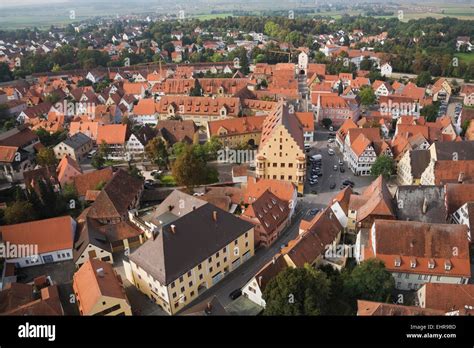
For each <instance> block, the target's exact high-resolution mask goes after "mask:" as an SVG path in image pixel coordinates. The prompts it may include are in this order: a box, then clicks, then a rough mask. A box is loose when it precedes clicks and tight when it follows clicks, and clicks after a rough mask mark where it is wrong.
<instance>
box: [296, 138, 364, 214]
mask: <svg viewBox="0 0 474 348" xmlns="http://www.w3.org/2000/svg"><path fill="white" fill-rule="evenodd" d="M329 133H330V132H329V131H325V130H318V131H316V134H315V140H316V141H315V143H314V144H313V146H312V148H311V150H310V152H309V154H310V155H315V154H321V155H322V168H321V169H322V172H323V176H321V177H319V178H318V181H319V182H318V183H317V184H316V185H313V186H310V185H309V182H308V180H307V181H306V183H305V198H306V200H308V199H309V200H310V201H312V202H314V203H323V204H325V205H326V204H327V203H328V202H329V200H330V199H331V198H332V197H333V196H334V195H335V194H336V193H337V192H338V191H339V189H340V187H341V184H342V182H343V181H344V180H347V179H349V180H351V181H353V182H354V183H355V186H354V190H355V191H357V192H360V191H361V190H362V189H363V188H365V187H366V186H367V185H369V184H370V183H371V182H372V177H370V176H365V177H364V176H355V175H354V174H353V173H352V171H351V170H350V169H349V168H348V165H347V163H344V169H345V172H344V173H341V172H340V170H339V160H340V159H342V158H343V156H342V154H341V153H340V152H339V150H338V148H337V146H336V143H332V144H329V143H328V135H329ZM328 144H329V147H328ZM329 148H331V149H333V150H334V151H335V153H336V154H335V155H333V156H330V155H329V154H328V149H329ZM335 165H337V167H338V170H337V171H335V170H334V169H333V167H334V166H335ZM310 170H311V166H308V173H307V176H308V175H309V174H310ZM331 183H335V184H336V187H335V188H334V189H332V190H331V189H330V188H329V187H330V185H331ZM313 190H315V191H316V192H317V195H314V194H311V191H313ZM315 196H318V197H319V198H316V197H315ZM312 197H313V198H312ZM311 198H312V199H311Z"/></svg>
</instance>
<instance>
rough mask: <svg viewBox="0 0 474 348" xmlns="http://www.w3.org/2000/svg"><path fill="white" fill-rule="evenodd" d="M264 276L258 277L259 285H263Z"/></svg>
mask: <svg viewBox="0 0 474 348" xmlns="http://www.w3.org/2000/svg"><path fill="white" fill-rule="evenodd" d="M262 278H263V277H262V276H259V277H258V286H260V287H262Z"/></svg>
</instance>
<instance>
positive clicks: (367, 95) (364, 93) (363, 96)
mask: <svg viewBox="0 0 474 348" xmlns="http://www.w3.org/2000/svg"><path fill="white" fill-rule="evenodd" d="M359 97H360V103H361V104H362V105H364V106H369V105H373V104H374V103H375V101H376V100H377V97H376V96H375V93H374V90H373V89H372V88H371V87H369V86H364V87H362V88H361V89H360V92H359Z"/></svg>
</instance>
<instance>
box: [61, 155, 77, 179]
mask: <svg viewBox="0 0 474 348" xmlns="http://www.w3.org/2000/svg"><path fill="white" fill-rule="evenodd" d="M68 168H72V169H74V171H75V173H76V174H77V175H79V174H82V169H81V167H80V166H79V164H77V162H76V161H75V160H73V159H72V158H71V157H70V156H69V155H65V156H64V157H63V158H62V159H61V161H59V164H58V166H57V168H56V171H57V173H58V180H59V182H63V179H65V177H64V175H65V174H66V170H67V169H68ZM70 179H72V178H70Z"/></svg>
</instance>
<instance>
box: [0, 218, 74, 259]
mask: <svg viewBox="0 0 474 348" xmlns="http://www.w3.org/2000/svg"><path fill="white" fill-rule="evenodd" d="M75 227H76V223H75V221H74V220H73V219H72V218H71V217H70V216H60V217H55V218H51V219H45V220H36V221H29V222H24V223H20V224H15V225H6V226H1V227H0V234H1V235H2V238H3V240H4V241H8V242H10V244H26V245H31V244H33V245H37V246H38V253H40V254H42V253H47V252H53V251H58V250H66V249H72V247H73V242H74V233H75Z"/></svg>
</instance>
